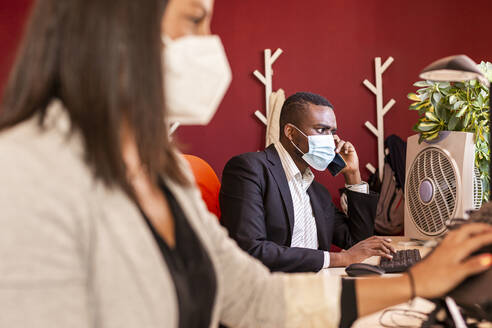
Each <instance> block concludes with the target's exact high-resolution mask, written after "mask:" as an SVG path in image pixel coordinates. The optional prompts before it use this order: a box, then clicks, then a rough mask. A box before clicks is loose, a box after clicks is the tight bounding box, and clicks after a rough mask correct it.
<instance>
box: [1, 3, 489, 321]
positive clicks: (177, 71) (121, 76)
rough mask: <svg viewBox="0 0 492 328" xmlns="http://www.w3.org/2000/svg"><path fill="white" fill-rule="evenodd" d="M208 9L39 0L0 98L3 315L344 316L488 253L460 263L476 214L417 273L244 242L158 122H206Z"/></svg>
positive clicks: (452, 274) (476, 229) (411, 291)
mask: <svg viewBox="0 0 492 328" xmlns="http://www.w3.org/2000/svg"><path fill="white" fill-rule="evenodd" d="M212 9H213V1H211V0H170V1H169V2H167V1H163V0H143V1H134V0H119V1H114V0H69V1H59V0H37V1H36V3H35V5H34V8H33V12H32V14H31V17H30V20H29V24H28V27H27V30H26V34H25V36H24V39H23V41H22V46H21V49H20V51H19V53H18V56H17V59H16V63H15V66H14V68H13V70H12V72H11V75H10V78H9V81H8V84H7V87H6V89H5V94H4V96H3V101H2V104H1V116H0V154H2V160H1V161H0V209H1V211H2V214H1V215H0V254H1V261H0V308H1V315H0V326H1V327H16V328H18V327H21V328H22V327H75V328H77V327H84V328H88V327H94V328H95V327H118V328H125V327H156V328H157V327H187V328H192V327H216V326H217V325H218V322H219V321H221V322H223V323H225V324H226V325H228V326H229V327H305V326H310V327H337V326H339V325H340V323H341V324H342V325H345V326H347V325H349V324H350V322H351V321H353V320H354V318H355V317H356V316H357V315H365V314H368V313H370V312H373V311H376V310H378V309H381V308H384V307H387V306H389V305H392V304H396V303H400V302H403V301H405V300H407V299H409V298H410V297H412V296H414V295H417V296H422V297H436V296H439V295H443V294H444V293H446V291H448V290H450V289H451V288H453V286H456V285H457V284H458V283H459V282H460V281H462V280H463V279H464V278H465V277H466V276H468V275H470V274H473V273H477V272H481V271H483V270H486V269H487V268H488V267H490V261H489V262H487V263H486V261H485V260H486V259H488V260H490V256H489V255H487V256H489V257H487V258H485V257H484V256H482V257H472V258H470V259H468V260H465V259H467V257H468V256H469V255H470V254H471V253H472V252H473V251H474V250H476V249H478V248H479V247H480V246H481V245H484V244H487V243H490V242H492V231H491V229H490V228H487V227H486V226H484V225H480V224H476V225H468V226H467V227H466V228H463V229H460V230H458V231H455V232H452V233H450V234H449V236H448V237H447V238H446V239H445V240H444V241H443V242H442V244H441V246H440V247H438V248H437V249H436V250H435V251H434V252H433V254H432V255H431V256H430V257H428V258H427V259H425V260H423V261H422V262H421V263H420V264H418V265H417V266H415V267H414V268H413V269H412V270H411V275H403V276H401V277H396V278H388V279H367V280H361V281H357V282H355V283H354V282H353V281H348V282H342V280H341V279H340V278H336V277H329V276H324V275H314V274H294V275H286V274H271V273H270V272H269V270H268V269H267V268H266V267H264V266H263V265H262V264H261V263H260V262H259V261H257V260H255V259H253V258H252V257H250V256H249V255H247V254H246V253H244V252H243V251H242V250H240V249H239V247H238V246H237V245H236V244H235V242H234V241H232V240H231V239H230V238H228V236H227V232H226V231H225V229H223V228H221V227H220V225H219V223H218V222H217V219H216V218H215V217H214V216H213V215H212V214H210V213H209V212H208V211H207V209H206V207H205V205H204V203H203V201H202V200H201V198H200V193H199V191H198V189H197V187H196V185H195V183H194V180H193V176H192V174H191V172H190V170H189V166H188V165H187V163H186V162H185V161H184V160H183V159H182V157H181V155H180V153H179V152H178V150H177V149H176V147H175V146H174V145H173V144H172V143H171V141H170V139H169V137H168V133H167V125H168V124H167V122H168V121H175V120H176V118H179V120H181V121H185V120H186V119H189V121H193V120H199V121H201V122H202V123H203V124H206V123H207V121H208V120H209V119H210V118H211V117H212V116H213V114H214V113H215V111H216V109H217V104H218V102H216V101H214V99H215V98H214V97H216V96H217V95H219V96H220V94H223V93H224V92H225V89H226V87H227V85H228V82H229V80H230V75H228V74H227V72H229V66H228V64H227V61H226V60H225V55H224V51H223V48H222V46H221V44H220V40H219V39H218V37H216V36H210V35H208V33H209V29H208V24H209V22H210V18H211V15H212ZM162 19H164V33H166V35H167V37H168V38H169V39H167V38H166V43H165V45H164V46H162V43H161V21H162ZM168 24H171V25H169V28H166V26H168ZM172 28H175V30H174V31H176V33H173V32H172V31H173V30H172ZM177 31H181V32H177ZM183 52H186V53H188V54H190V55H188V56H184V55H183ZM209 55H210V56H209ZM162 56H164V61H163V60H162ZM173 58H174V59H176V58H182V61H181V62H179V61H174V62H173V60H172V59H173ZM203 58H209V59H208V60H202V59H203ZM168 59H171V61H168ZM171 63H173V64H172V67H171V66H169V65H170V64H171ZM163 67H164V68H163ZM206 72H208V73H206ZM207 74H211V75H214V76H211V77H210V78H216V79H217V84H215V88H212V90H210V91H209V89H208V87H207V86H206V85H202V84H201V81H202V80H200V77H203V76H207ZM163 80H164V81H165V84H163ZM164 85H165V89H164V91H163V86H164ZM179 85H181V86H186V88H184V89H183V90H181V89H180V88H179V87H178V86H179ZM217 85H221V87H219V89H220V90H216V89H217ZM202 89H203V90H205V91H206V92H205V93H201V91H200V90H202ZM169 90H174V91H175V93H174V94H170V93H169ZM210 92H211V94H209V93H210ZM196 95H201V96H207V97H211V98H214V99H209V98H202V100H201V101H200V100H199V99H196ZM181 97H184V98H185V99H182V98H181ZM185 100H187V101H185ZM178 104H180V105H179V106H178ZM187 104H197V105H199V106H198V108H197V109H193V108H192V107H187ZM203 111H205V113H204V112H203ZM204 114H205V116H204ZM411 277H413V278H414V281H415V285H414V287H415V288H412V286H413V285H412V284H411V281H412V280H411ZM354 309H356V311H354Z"/></svg>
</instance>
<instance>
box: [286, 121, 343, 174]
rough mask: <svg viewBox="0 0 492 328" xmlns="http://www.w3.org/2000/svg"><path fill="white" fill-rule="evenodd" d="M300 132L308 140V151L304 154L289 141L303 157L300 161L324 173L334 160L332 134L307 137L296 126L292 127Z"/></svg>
mask: <svg viewBox="0 0 492 328" xmlns="http://www.w3.org/2000/svg"><path fill="white" fill-rule="evenodd" d="M292 126H293V127H295V128H296V129H297V131H299V132H301V133H302V135H304V136H305V137H306V138H307V139H308V144H309V151H308V152H307V153H304V152H303V151H302V150H300V149H299V147H297V146H296V144H295V143H294V142H293V141H292V140H291V141H290V142H291V143H292V144H293V145H294V147H296V149H297V150H299V151H300V152H301V153H302V154H303V155H302V159H303V160H304V161H305V162H306V163H308V164H309V165H310V166H311V167H312V168H314V169H316V170H318V171H324V170H326V168H327V167H328V165H330V163H331V162H332V161H333V159H334V158H335V155H336V153H335V149H336V147H335V139H333V135H332V134H323V135H313V136H308V135H306V134H305V133H304V132H302V131H301V130H300V129H299V128H298V127H297V126H295V125H292Z"/></svg>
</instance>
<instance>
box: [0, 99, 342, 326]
mask: <svg viewBox="0 0 492 328" xmlns="http://www.w3.org/2000/svg"><path fill="white" fill-rule="evenodd" d="M38 121H39V120H37V118H34V119H31V120H29V121H26V122H24V123H21V124H19V125H17V126H16V127H14V128H11V129H9V130H6V131H4V132H2V133H0V327H16V328H20V327H50V328H52V327H72V328H77V327H115V328H124V327H138V328H144V327H156V328H158V327H159V328H163V327H177V325H178V323H177V318H178V309H177V305H176V304H177V303H176V294H175V290H174V285H173V282H172V279H171V277H170V275H169V271H168V269H167V267H166V264H165V262H164V261H163V258H162V256H161V254H160V250H159V248H158V247H157V245H156V243H155V241H154V239H153V236H152V234H151V232H150V231H149V229H148V227H147V226H146V224H145V222H144V220H143V219H142V217H141V215H140V212H139V210H138V209H137V207H136V206H135V204H134V203H133V202H132V201H130V199H129V198H128V197H127V196H126V195H125V194H124V193H123V192H122V190H120V189H116V188H113V189H108V188H107V187H105V186H104V185H103V184H102V183H100V182H98V181H95V180H94V178H93V175H92V173H91V171H90V169H89V168H88V167H87V166H86V164H85V163H84V160H83V156H84V152H83V145H82V142H81V138H80V136H78V135H77V134H75V135H72V136H71V137H69V135H68V127H69V122H68V119H67V117H66V114H65V112H64V110H63V109H62V107H61V105H60V104H59V103H53V104H52V105H51V106H50V108H49V110H48V119H47V122H46V123H45V125H44V129H41V128H40V127H39V125H38ZM183 165H187V164H186V163H185V162H184V161H183ZM187 172H188V174H189V175H190V176H192V175H191V173H190V171H189V168H187ZM165 182H166V183H167V185H168V186H169V188H170V189H171V191H172V192H173V193H174V195H175V197H176V198H177V200H178V202H179V203H180V205H181V206H182V208H183V210H184V212H185V214H186V216H187V218H188V220H189V221H190V223H191V226H192V228H193V229H194V230H195V232H196V233H197V235H198V236H199V238H200V240H201V241H202V243H203V245H204V247H205V249H206V250H207V251H208V254H209V256H210V258H211V261H212V263H213V268H214V270H215V273H216V276H217V282H218V287H217V296H216V300H215V305H214V308H213V314H212V322H211V325H210V327H217V325H218V322H219V321H222V322H224V323H225V324H227V325H229V326H231V327H255V328H256V327H336V326H338V322H339V318H340V313H339V312H340V305H339V298H340V280H339V279H338V278H334V277H328V276H323V275H314V274H296V275H284V274H271V273H269V271H268V270H267V269H266V268H265V267H264V266H263V265H262V264H261V263H260V262H258V261H256V260H254V259H253V258H251V257H249V256H248V255H247V254H246V253H243V252H242V251H241V250H240V249H239V248H238V247H237V246H236V244H235V243H234V242H233V241H232V240H231V239H229V238H228V236H227V233H226V232H225V230H224V229H223V228H222V227H220V225H219V224H218V222H217V219H216V218H215V217H214V216H213V215H212V214H210V213H209V212H208V211H207V209H206V206H205V204H204V203H203V201H202V200H201V197H200V194H199V191H198V189H197V188H196V187H195V186H193V187H187V188H184V187H181V186H178V185H176V184H175V183H173V182H172V181H170V180H168V179H166V181H165Z"/></svg>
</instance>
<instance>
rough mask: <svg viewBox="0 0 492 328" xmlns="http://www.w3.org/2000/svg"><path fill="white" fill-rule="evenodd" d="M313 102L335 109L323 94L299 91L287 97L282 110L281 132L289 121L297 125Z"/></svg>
mask: <svg viewBox="0 0 492 328" xmlns="http://www.w3.org/2000/svg"><path fill="white" fill-rule="evenodd" d="M309 104H313V105H317V106H328V107H330V108H331V109H333V105H332V104H331V103H330V102H329V101H328V100H327V99H326V98H325V97H323V96H320V95H318V94H315V93H311V92H297V93H294V94H293V95H291V96H290V97H289V98H287V99H285V102H284V104H283V105H282V110H281V111H280V131H281V132H280V134H281V135H282V131H283V129H284V126H285V125H286V124H287V123H291V124H294V125H296V126H298V125H299V123H300V122H301V120H302V117H303V116H304V115H305V113H306V112H305V111H306V109H307V108H308V106H307V105H309Z"/></svg>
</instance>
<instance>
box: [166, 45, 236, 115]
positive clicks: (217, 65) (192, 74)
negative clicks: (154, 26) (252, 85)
mask: <svg viewBox="0 0 492 328" xmlns="http://www.w3.org/2000/svg"><path fill="white" fill-rule="evenodd" d="M162 41H163V42H164V50H163V56H164V58H163V65H164V69H163V73H164V89H165V92H164V95H165V101H166V110H167V119H168V121H169V122H179V123H180V124H184V125H195V124H196V125H207V124H208V123H209V122H210V120H211V119H212V117H213V116H214V114H215V112H216V111H217V108H218V107H219V104H220V102H221V101H222V98H223V97H224V95H225V92H226V91H227V88H228V87H229V84H230V83H231V78H232V74H231V68H230V67H229V62H228V61H227V57H226V54H225V51H224V47H223V46H222V42H221V41H220V38H219V37H218V36H216V35H209V36H185V37H182V38H179V39H176V40H171V39H170V38H169V37H166V36H164V37H163V39H162Z"/></svg>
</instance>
